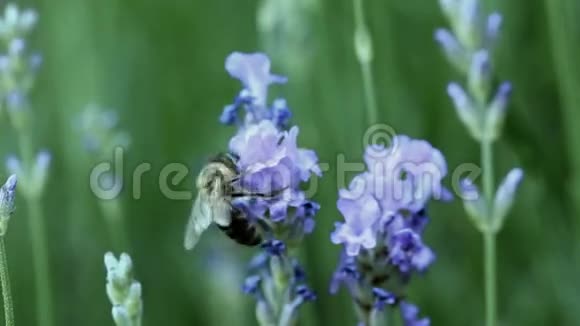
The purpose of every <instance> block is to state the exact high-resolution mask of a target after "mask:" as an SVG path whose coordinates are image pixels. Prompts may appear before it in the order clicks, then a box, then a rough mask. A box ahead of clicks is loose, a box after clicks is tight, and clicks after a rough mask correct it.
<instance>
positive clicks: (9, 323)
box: [0, 174, 17, 326]
mask: <svg viewBox="0 0 580 326" xmlns="http://www.w3.org/2000/svg"><path fill="white" fill-rule="evenodd" d="M16 181H17V180H16V176H15V175H14V174H13V175H11V176H10V177H9V178H8V180H6V183H5V184H4V185H3V186H2V187H0V282H1V284H2V298H3V303H4V321H5V322H6V326H14V307H13V304H12V293H11V290H10V274H9V271H8V258H7V252H6V245H5V244H4V236H5V235H6V231H7V230H8V221H9V220H10V217H11V216H12V213H14V209H15V206H16V205H15V199H16Z"/></svg>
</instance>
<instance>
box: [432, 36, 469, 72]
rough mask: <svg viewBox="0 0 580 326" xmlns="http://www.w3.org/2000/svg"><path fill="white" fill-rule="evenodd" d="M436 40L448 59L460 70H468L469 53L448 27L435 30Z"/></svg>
mask: <svg viewBox="0 0 580 326" xmlns="http://www.w3.org/2000/svg"><path fill="white" fill-rule="evenodd" d="M435 40H436V41H437V43H439V45H440V46H441V48H442V49H443V52H444V53H445V56H446V57H447V60H448V61H449V62H450V63H451V64H452V65H453V66H455V68H457V70H459V71H460V72H467V70H468V66H469V60H468V57H467V53H466V52H465V50H464V49H463V47H462V46H461V44H459V42H458V41H457V39H456V38H455V36H454V35H453V34H452V33H451V32H450V31H449V30H448V29H445V28H439V29H437V30H436V31H435Z"/></svg>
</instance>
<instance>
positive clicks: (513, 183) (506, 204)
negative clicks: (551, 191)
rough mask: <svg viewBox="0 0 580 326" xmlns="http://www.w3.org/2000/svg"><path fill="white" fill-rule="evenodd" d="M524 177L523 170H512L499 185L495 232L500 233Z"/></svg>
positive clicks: (496, 199)
mask: <svg viewBox="0 0 580 326" xmlns="http://www.w3.org/2000/svg"><path fill="white" fill-rule="evenodd" d="M523 177H524V172H523V171H522V169H519V168H515V169H512V170H511V171H510V172H509V173H508V174H507V175H506V177H505V178H504V179H503V181H502V183H501V184H500V185H499V187H498V189H497V192H496V194H495V199H494V202H493V220H494V225H493V228H494V231H499V230H500V229H501V227H502V225H503V222H504V220H505V217H506V216H507V214H508V212H509V210H510V209H511V207H512V205H513V202H514V197H515V194H516V190H517V188H518V185H519V184H520V182H521V181H522V178H523Z"/></svg>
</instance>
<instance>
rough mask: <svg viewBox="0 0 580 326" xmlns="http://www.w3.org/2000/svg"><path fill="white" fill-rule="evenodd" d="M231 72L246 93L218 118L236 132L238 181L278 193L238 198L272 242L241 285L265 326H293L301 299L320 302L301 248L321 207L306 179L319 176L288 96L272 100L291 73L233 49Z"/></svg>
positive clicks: (250, 187)
mask: <svg viewBox="0 0 580 326" xmlns="http://www.w3.org/2000/svg"><path fill="white" fill-rule="evenodd" d="M225 66H226V70H227V71H228V72H229V74H230V75H231V76H232V77H234V78H236V79H238V80H240V81H241V82H242V84H243V87H244V88H243V90H242V91H241V92H240V93H239V95H238V96H237V97H236V99H235V100H234V103H233V104H231V105H228V106H226V107H225V108H224V111H223V113H222V115H221V117H220V121H221V122H222V123H224V124H227V125H236V126H237V127H238V131H237V133H236V135H235V136H234V137H232V139H231V140H230V143H229V149H230V152H232V154H234V155H236V156H237V157H238V158H239V160H238V163H237V164H238V168H239V170H240V171H242V176H241V180H240V184H241V185H242V186H243V187H244V188H245V189H247V190H248V191H251V192H254V193H265V194H268V193H278V195H276V196H274V197H273V198H263V199H255V198H252V199H247V198H241V199H239V200H236V201H235V202H234V205H236V206H237V207H238V208H239V209H241V210H243V211H244V212H245V213H246V215H247V216H249V218H250V219H252V220H254V221H255V222H256V224H258V225H261V229H262V231H263V236H264V238H265V239H266V241H265V242H264V243H263V244H262V252H261V253H259V254H257V255H256V257H255V258H254V259H253V261H252V262H251V263H250V272H251V276H249V277H248V279H247V280H246V282H245V284H244V286H243V290H244V292H246V293H248V294H251V295H253V296H254V297H255V298H256V301H257V304H256V315H257V319H258V322H259V324H260V325H279V326H286V325H294V324H295V323H296V320H297V318H298V308H299V307H300V306H301V305H302V303H304V302H307V301H311V300H314V298H315V295H314V293H313V292H312V291H311V290H310V289H308V288H307V287H306V286H305V285H304V272H303V271H302V268H301V267H300V265H299V263H298V261H297V259H296V257H295V252H296V250H297V249H298V248H299V247H300V244H301V242H302V239H303V238H304V236H305V235H307V234H309V233H310V232H312V230H313V228H314V220H313V217H314V215H315V214H316V212H317V211H318V209H319V205H318V204H317V203H316V202H313V201H311V200H309V199H308V198H306V196H305V194H304V192H303V191H301V190H300V184H301V183H302V182H305V181H308V180H309V179H310V178H311V177H312V176H313V175H318V176H320V175H321V171H320V168H319V167H318V164H317V162H318V158H317V156H316V153H315V152H314V151H312V150H307V149H302V148H299V147H298V146H297V137H298V132H299V129H298V127H297V126H292V127H290V121H289V119H290V117H291V111H290V109H289V107H288V106H287V103H286V101H285V100H284V99H276V100H274V102H273V104H272V105H268V96H267V94H268V86H269V85H270V84H272V83H277V84H280V83H284V82H286V78H285V77H282V76H278V75H273V74H271V73H270V60H269V58H268V57H267V56H266V55H264V54H261V53H252V54H245V53H239V52H234V53H232V54H230V55H229V56H228V58H227V59H226V64H225Z"/></svg>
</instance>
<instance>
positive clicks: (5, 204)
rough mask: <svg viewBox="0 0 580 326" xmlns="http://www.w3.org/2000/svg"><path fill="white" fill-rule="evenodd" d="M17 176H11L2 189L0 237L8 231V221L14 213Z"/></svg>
mask: <svg viewBox="0 0 580 326" xmlns="http://www.w3.org/2000/svg"><path fill="white" fill-rule="evenodd" d="M16 182H17V179H16V175H14V174H13V175H11V176H10V177H8V179H7V180H6V183H4V185H2V187H0V236H4V235H5V234H6V231H7V230H8V221H9V220H10V217H11V216H12V213H14V209H15V206H16V205H15V199H16Z"/></svg>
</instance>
